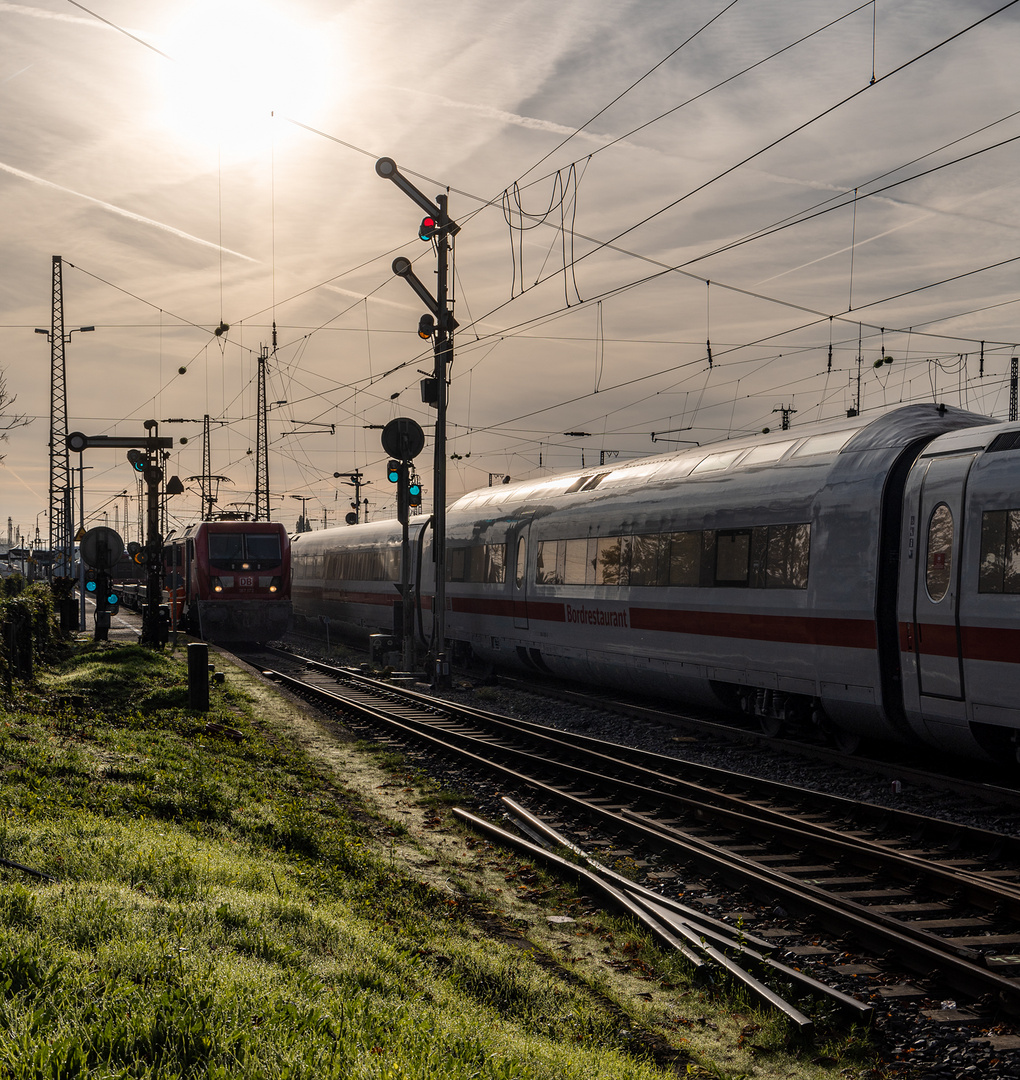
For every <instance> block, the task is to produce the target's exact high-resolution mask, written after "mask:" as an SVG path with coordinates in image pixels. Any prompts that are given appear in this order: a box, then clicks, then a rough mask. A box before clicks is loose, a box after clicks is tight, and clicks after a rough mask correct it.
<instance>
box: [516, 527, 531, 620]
mask: <svg viewBox="0 0 1020 1080" xmlns="http://www.w3.org/2000/svg"><path fill="white" fill-rule="evenodd" d="M513 605H514V626H515V628H517V629H518V630H527V629H528V527H527V526H526V525H525V526H524V527H523V528H522V529H521V531H520V532H519V533H518V534H517V550H516V553H515V556H514V584H513Z"/></svg>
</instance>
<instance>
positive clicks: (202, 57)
mask: <svg viewBox="0 0 1020 1080" xmlns="http://www.w3.org/2000/svg"><path fill="white" fill-rule="evenodd" d="M295 10H296V8H295V6H290V7H289V8H288V7H286V6H285V5H284V4H283V3H279V2H277V3H272V2H267V0H199V2H198V3H196V4H193V5H191V6H189V7H188V8H186V9H185V10H184V11H183V12H182V14H181V15H180V16H179V17H178V18H177V19H176V20H175V23H174V26H173V29H172V30H171V32H170V35H169V37H168V39H167V43H166V51H167V52H168V53H169V55H170V56H172V57H174V60H175V62H174V63H171V64H168V65H167V67H166V69H165V72H164V93H165V107H164V109H163V115H162V117H161V119H162V121H163V123H164V124H165V126H166V127H168V128H169V129H170V130H171V131H173V132H174V134H175V136H176V137H177V138H179V139H182V140H184V141H187V142H194V143H196V144H202V145H205V146H208V145H209V144H213V145H216V146H218V147H219V150H220V152H221V153H224V154H228V155H230V156H232V157H242V158H243V157H249V156H253V155H256V154H259V153H261V152H262V151H263V150H264V149H265V147H267V146H268V145H269V144H270V139H271V135H270V125H271V123H272V116H273V114H274V113H275V114H276V116H277V117H281V116H293V117H294V118H295V119H298V120H301V121H303V122H306V123H308V122H313V123H314V117H316V116H317V115H319V114H320V112H321V109H322V106H323V104H324V103H325V100H326V97H327V95H328V93H329V87H330V82H331V78H330V76H331V71H330V64H329V60H328V50H327V45H326V41H327V39H326V35H325V34H324V33H323V32H322V31H323V30H324V28H323V27H317V26H312V25H310V24H309V23H307V22H302V21H300V20H299V19H296V18H295V17H294V15H293V14H292V12H294V11H295Z"/></svg>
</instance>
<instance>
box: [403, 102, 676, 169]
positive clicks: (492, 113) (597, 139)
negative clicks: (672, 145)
mask: <svg viewBox="0 0 1020 1080" xmlns="http://www.w3.org/2000/svg"><path fill="white" fill-rule="evenodd" d="M391 89H394V90H403V91H405V92H406V93H411V91H409V90H407V88H406V87H403V86H393V87H391ZM414 95H415V96H416V97H422V98H432V100H433V101H435V102H437V103H438V104H440V105H445V106H447V107H449V108H453V109H461V110H463V111H465V112H471V113H474V114H475V115H476V116H481V117H484V118H485V119H487V120H496V121H499V122H502V123H504V124H512V125H514V126H515V127H522V128H529V129H530V130H532V131H548V132H549V133H550V134H552V135H575V136H576V137H577V138H579V139H588V140H589V141H590V142H594V143H598V144H599V145H600V146H608V145H609V144H610V143H613V142H617V141H618V140H617V136H615V135H599V134H596V133H595V132H593V131H578V130H577V129H576V128H574V127H569V126H567V125H566V124H557V123H556V122H555V121H553V120H539V119H538V118H537V117H534V116H522V115H521V114H520V113H512V112H507V111H506V110H505V109H497V108H495V107H494V106H492V105H480V104H478V103H477V102H474V101H457V100H455V99H454V98H448V97H443V96H442V95H441V94H431V93H429V92H428V91H421V90H415V91H414ZM619 144H620V146H623V147H628V148H630V149H636V150H648V149H649V148H648V147H645V146H639V145H638V144H637V143H632V142H628V141H626V140H624V139H620V140H619ZM652 152H653V153H654V152H655V151H652Z"/></svg>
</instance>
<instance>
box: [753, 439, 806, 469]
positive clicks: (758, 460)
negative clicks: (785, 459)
mask: <svg viewBox="0 0 1020 1080" xmlns="http://www.w3.org/2000/svg"><path fill="white" fill-rule="evenodd" d="M793 443H794V440H793V439H791V440H789V441H788V442H776V443H764V444H763V445H762V446H755V447H754V448H753V449H752V450H751V451H750V452H749V453H747V454H746V455H745V456H744V457H742V458H741V459H740V465H741V467H743V466H744V465H767V464H769V463H770V462H772V461H778V460H779V459H780V458H781V457H782V456H783V454H785V453H786V451H787V450H789V449H790V447H791V446H793Z"/></svg>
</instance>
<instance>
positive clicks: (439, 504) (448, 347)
mask: <svg viewBox="0 0 1020 1080" xmlns="http://www.w3.org/2000/svg"><path fill="white" fill-rule="evenodd" d="M436 204H437V205H438V207H439V215H438V217H439V221H438V224H439V230H438V237H437V243H436V247H437V249H438V267H437V277H436V304H437V307H438V311H439V317H438V318H437V319H436V323H437V326H436V350H435V352H436V368H435V379H436V393H437V401H436V427H435V450H434V453H435V457H434V460H433V476H432V487H433V491H434V494H433V505H432V537H433V545H434V551H433V554H434V557H435V564H436V595H435V608H434V610H433V613H432V614H433V620H434V627H435V635H436V667H435V677H434V679H433V682H434V684H435V685H436V686H439V685H442V684H443V683H445V682H446V681H447V680H448V678H449V668H448V666H447V665H446V406H447V397H448V395H447V387H446V372H447V364H448V363H450V362H451V361H452V360H453V330H452V329H451V328H450V324H451V318H450V314H451V313H450V306H449V287H448V278H449V272H450V234H449V225H450V215H449V213H448V212H447V205H446V204H447V197H446V196H445V195H437V196H436Z"/></svg>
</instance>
